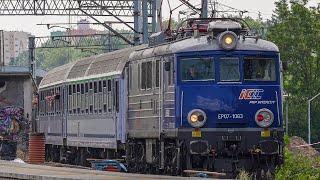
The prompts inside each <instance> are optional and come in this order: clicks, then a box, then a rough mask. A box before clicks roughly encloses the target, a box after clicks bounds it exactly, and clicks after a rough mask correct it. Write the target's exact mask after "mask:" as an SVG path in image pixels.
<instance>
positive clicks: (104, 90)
mask: <svg viewBox="0 0 320 180" xmlns="http://www.w3.org/2000/svg"><path fill="white" fill-rule="evenodd" d="M102 86H103V89H102V98H103V100H102V102H103V113H106V112H107V94H108V92H107V81H106V80H103V83H102Z"/></svg>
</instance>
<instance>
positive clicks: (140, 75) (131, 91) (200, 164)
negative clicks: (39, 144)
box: [37, 18, 284, 176]
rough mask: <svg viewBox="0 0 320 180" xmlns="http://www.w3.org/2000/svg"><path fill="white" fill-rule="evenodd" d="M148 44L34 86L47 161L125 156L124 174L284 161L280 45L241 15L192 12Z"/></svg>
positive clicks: (233, 170)
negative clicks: (253, 31)
mask: <svg viewBox="0 0 320 180" xmlns="http://www.w3.org/2000/svg"><path fill="white" fill-rule="evenodd" d="M149 41H150V42H149V44H147V45H140V46H135V47H131V48H126V49H122V50H117V51H114V52H110V53H105V54H101V55H96V56H92V57H88V58H84V59H81V60H78V61H75V62H71V63H69V64H65V65H63V66H60V67H57V68H54V69H53V70H51V71H49V72H48V74H47V75H46V76H45V77H44V79H43V80H42V82H41V84H40V87H39V103H38V104H39V113H38V114H39V116H38V119H37V125H38V128H37V129H38V132H42V133H45V135H46V158H47V160H51V161H62V162H68V163H73V164H80V165H85V164H86V163H87V161H86V160H87V159H88V158H110V159H112V158H121V157H125V159H126V163H127V166H128V170H129V171H130V172H142V173H159V174H160V173H165V174H172V175H178V174H183V172H184V170H206V171H213V172H223V173H226V174H228V175H229V176H235V175H236V174H237V173H238V172H239V171H240V170H247V171H250V172H253V173H256V174H258V175H261V172H267V171H270V172H274V169H275V167H276V166H277V165H280V164H282V163H283V147H284V142H283V136H284V131H283V122H282V82H281V79H282V69H281V67H282V65H281V60H280V56H279V50H278V47H277V46H276V45H275V44H273V43H272V42H269V41H266V40H262V39H260V38H259V37H256V36H250V35H248V26H247V25H246V23H245V22H244V21H242V20H241V19H229V18H219V19H210V18H209V19H188V20H186V21H185V23H182V25H181V26H180V27H179V28H178V29H177V30H176V31H175V32H174V33H170V32H168V31H166V32H159V33H156V34H154V35H152V36H151V37H150V40H149Z"/></svg>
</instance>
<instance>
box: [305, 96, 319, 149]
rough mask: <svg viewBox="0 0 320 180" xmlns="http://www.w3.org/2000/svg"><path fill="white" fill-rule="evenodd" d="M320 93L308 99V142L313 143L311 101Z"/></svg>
mask: <svg viewBox="0 0 320 180" xmlns="http://www.w3.org/2000/svg"><path fill="white" fill-rule="evenodd" d="M319 95H320V93H318V94H317V95H315V96H313V97H312V98H311V99H309V100H308V143H309V144H311V101H312V100H314V99H315V98H317V97H318V96H319Z"/></svg>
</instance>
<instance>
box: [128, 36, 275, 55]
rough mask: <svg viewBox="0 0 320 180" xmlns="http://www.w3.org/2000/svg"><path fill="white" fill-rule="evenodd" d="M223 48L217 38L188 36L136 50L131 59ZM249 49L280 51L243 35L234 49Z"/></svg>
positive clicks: (263, 41) (268, 43)
mask: <svg viewBox="0 0 320 180" xmlns="http://www.w3.org/2000/svg"><path fill="white" fill-rule="evenodd" d="M217 50H223V49H222V48H221V47H220V46H219V45H218V43H217V40H215V39H213V40H208V36H201V37H199V38H194V37H191V38H188V39H183V40H180V41H175V42H170V43H168V44H163V45H160V46H156V47H153V48H148V49H141V50H138V51H135V52H133V53H132V55H131V56H130V59H132V60H135V59H142V58H148V57H152V56H155V55H164V54H171V53H179V52H194V51H196V52H199V51H217ZM237 50H243V51H244V50H247V51H270V52H279V49H278V47H277V46H276V45H275V44H274V43H272V42H270V41H266V40H263V39H256V38H250V37H247V38H245V39H244V38H243V37H241V38H240V39H239V41H238V43H237V46H236V48H235V49H234V51H237Z"/></svg>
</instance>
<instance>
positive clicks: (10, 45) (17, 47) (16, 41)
mask: <svg viewBox="0 0 320 180" xmlns="http://www.w3.org/2000/svg"><path fill="white" fill-rule="evenodd" d="M30 36H31V34H30V33H27V32H23V31H3V41H4V42H3V48H4V49H3V52H4V56H3V58H4V63H3V64H4V65H5V66H6V65H9V64H10V62H11V61H12V60H13V59H15V58H16V57H18V56H19V54H21V53H22V52H25V51H27V50H28V43H29V39H28V38H29V37H30Z"/></svg>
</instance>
